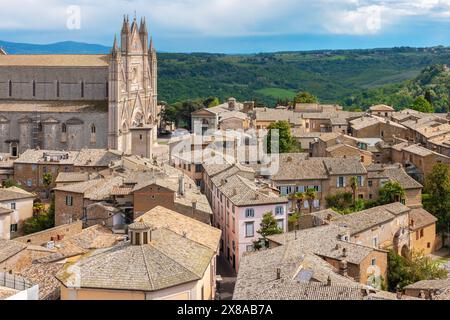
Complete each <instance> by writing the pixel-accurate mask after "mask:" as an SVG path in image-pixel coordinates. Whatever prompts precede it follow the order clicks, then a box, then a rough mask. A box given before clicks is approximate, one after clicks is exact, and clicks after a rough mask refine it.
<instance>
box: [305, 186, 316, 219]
mask: <svg viewBox="0 0 450 320" xmlns="http://www.w3.org/2000/svg"><path fill="white" fill-rule="evenodd" d="M305 197H306V200H307V201H308V204H309V213H312V210H313V206H314V200H316V199H317V192H316V190H314V189H313V188H308V190H306V194H305Z"/></svg>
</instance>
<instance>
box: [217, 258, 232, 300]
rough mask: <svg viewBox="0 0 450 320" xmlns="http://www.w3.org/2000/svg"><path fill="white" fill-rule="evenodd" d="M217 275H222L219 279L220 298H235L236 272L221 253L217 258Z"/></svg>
mask: <svg viewBox="0 0 450 320" xmlns="http://www.w3.org/2000/svg"><path fill="white" fill-rule="evenodd" d="M217 275H220V276H221V277H222V281H218V285H217V291H218V299H219V300H231V299H232V298H233V292H234V285H235V284H236V277H237V276H236V272H234V270H233V269H232V268H231V265H230V264H229V263H228V262H227V260H226V259H225V258H224V257H223V256H222V255H221V256H219V257H218V258H217Z"/></svg>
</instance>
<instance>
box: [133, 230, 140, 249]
mask: <svg viewBox="0 0 450 320" xmlns="http://www.w3.org/2000/svg"><path fill="white" fill-rule="evenodd" d="M134 243H136V245H138V246H140V245H141V234H140V233H138V232H135V233H134Z"/></svg>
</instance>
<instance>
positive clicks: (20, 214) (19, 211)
mask: <svg viewBox="0 0 450 320" xmlns="http://www.w3.org/2000/svg"><path fill="white" fill-rule="evenodd" d="M33 200H34V199H33V198H28V199H21V200H10V201H2V202H0V205H1V206H2V207H5V208H11V204H12V203H15V204H16V210H14V212H12V213H10V214H9V219H8V218H6V217H4V218H3V219H2V218H1V217H0V221H1V222H0V232H1V231H2V230H3V232H2V234H3V235H2V234H0V238H2V239H10V238H14V237H18V236H21V235H22V234H23V223H24V221H25V220H26V219H28V218H31V217H32V216H33ZM2 224H3V226H2ZM11 224H17V228H18V229H17V232H14V233H10V232H9V231H10V226H11Z"/></svg>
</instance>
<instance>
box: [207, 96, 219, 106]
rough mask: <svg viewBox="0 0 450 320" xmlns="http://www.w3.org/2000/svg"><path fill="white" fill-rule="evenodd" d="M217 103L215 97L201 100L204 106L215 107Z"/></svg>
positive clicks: (217, 99) (217, 100)
mask: <svg viewBox="0 0 450 320" xmlns="http://www.w3.org/2000/svg"><path fill="white" fill-rule="evenodd" d="M219 104H220V100H219V98H217V97H209V98H207V99H205V101H203V105H204V106H205V108H212V107H216V106H218V105H219Z"/></svg>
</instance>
